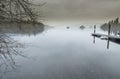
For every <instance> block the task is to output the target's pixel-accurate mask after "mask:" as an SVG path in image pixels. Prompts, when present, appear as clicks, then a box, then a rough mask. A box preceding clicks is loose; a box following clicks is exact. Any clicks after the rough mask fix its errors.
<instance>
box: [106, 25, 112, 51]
mask: <svg viewBox="0 0 120 79" xmlns="http://www.w3.org/2000/svg"><path fill="white" fill-rule="evenodd" d="M110 31H111V25H110V23H109V24H108V41H107V49H109V45H110Z"/></svg>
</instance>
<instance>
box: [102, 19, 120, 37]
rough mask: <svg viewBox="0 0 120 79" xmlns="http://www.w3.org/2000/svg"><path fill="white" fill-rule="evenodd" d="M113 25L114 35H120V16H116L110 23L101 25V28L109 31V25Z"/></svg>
mask: <svg viewBox="0 0 120 79" xmlns="http://www.w3.org/2000/svg"><path fill="white" fill-rule="evenodd" d="M109 24H110V25H111V33H112V34H114V35H118V34H119V33H120V22H119V18H116V19H115V20H112V21H109V22H108V23H105V24H103V25H102V26H101V29H102V30H104V31H108V26H109Z"/></svg>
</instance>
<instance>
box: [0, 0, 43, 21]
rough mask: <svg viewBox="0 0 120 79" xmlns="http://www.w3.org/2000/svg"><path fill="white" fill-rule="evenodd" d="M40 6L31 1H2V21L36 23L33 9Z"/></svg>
mask: <svg viewBox="0 0 120 79" xmlns="http://www.w3.org/2000/svg"><path fill="white" fill-rule="evenodd" d="M39 5H40V4H39ZM39 5H37V4H33V3H32V2H31V1H30V0H0V21H26V20H27V21H36V20H37V18H38V15H37V13H36V12H35V11H34V8H33V7H34V6H39ZM41 5H43V4H41Z"/></svg>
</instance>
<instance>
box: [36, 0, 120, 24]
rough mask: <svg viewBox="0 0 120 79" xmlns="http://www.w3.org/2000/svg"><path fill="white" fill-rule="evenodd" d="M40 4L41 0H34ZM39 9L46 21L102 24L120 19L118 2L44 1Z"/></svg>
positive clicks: (94, 0) (96, 0)
mask: <svg viewBox="0 0 120 79" xmlns="http://www.w3.org/2000/svg"><path fill="white" fill-rule="evenodd" d="M36 2H37V3H40V2H41V0H36ZM42 2H46V4H45V5H44V6H43V7H42V8H40V11H41V13H42V16H43V19H44V20H47V21H58V22H59V21H81V22H86V23H87V22H97V23H104V22H107V21H109V20H112V19H115V18H116V17H120V9H119V7H120V0H44V1H42Z"/></svg>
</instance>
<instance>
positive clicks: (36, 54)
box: [0, 26, 120, 79]
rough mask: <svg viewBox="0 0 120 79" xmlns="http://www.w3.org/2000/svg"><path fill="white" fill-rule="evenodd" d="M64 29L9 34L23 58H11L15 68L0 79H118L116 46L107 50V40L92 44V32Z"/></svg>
mask: <svg viewBox="0 0 120 79" xmlns="http://www.w3.org/2000/svg"><path fill="white" fill-rule="evenodd" d="M66 27H67V26H66ZM66 27H51V28H47V29H43V30H38V27H37V29H34V30H32V31H29V29H27V30H28V31H22V33H21V32H14V33H13V32H11V31H9V33H7V34H10V35H11V37H12V38H14V40H17V41H18V42H19V43H21V44H24V47H23V48H22V49H21V50H22V54H24V57H23V56H19V55H18V56H13V58H14V59H13V60H14V61H15V62H16V65H17V67H16V68H15V69H12V71H9V72H6V73H4V74H3V75H2V76H1V78H0V79H120V52H119V51H120V49H119V48H120V45H119V44H116V43H113V42H110V47H109V49H107V41H106V40H101V39H98V38H96V40H95V44H94V43H93V37H92V36H91V33H93V28H90V27H86V28H84V29H80V27H79V26H78V27H77V26H76V27H70V28H69V29H67V28H66ZM9 29H10V28H9ZM35 30H38V31H37V33H36V31H35ZM98 32H102V31H101V30H100V29H99V28H98ZM0 70H1V71H3V70H2V68H1V67H0ZM1 71H0V72H1Z"/></svg>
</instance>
